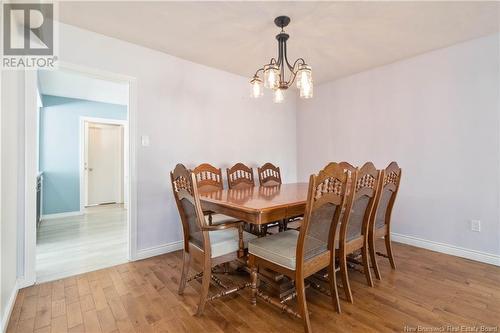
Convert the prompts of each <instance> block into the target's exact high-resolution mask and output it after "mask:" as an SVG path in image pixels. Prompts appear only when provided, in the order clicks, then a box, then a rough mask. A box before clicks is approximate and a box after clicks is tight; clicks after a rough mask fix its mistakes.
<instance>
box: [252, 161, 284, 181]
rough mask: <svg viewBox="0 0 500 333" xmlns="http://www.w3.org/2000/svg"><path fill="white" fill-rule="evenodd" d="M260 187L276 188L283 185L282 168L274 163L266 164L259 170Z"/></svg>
mask: <svg viewBox="0 0 500 333" xmlns="http://www.w3.org/2000/svg"><path fill="white" fill-rule="evenodd" d="M257 174H258V175H259V184H260V186H275V185H280V184H281V172H280V168H279V167H277V166H275V165H274V164H272V163H266V164H264V165H263V166H261V167H259V168H257Z"/></svg>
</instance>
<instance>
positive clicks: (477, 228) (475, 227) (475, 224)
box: [470, 220, 481, 232]
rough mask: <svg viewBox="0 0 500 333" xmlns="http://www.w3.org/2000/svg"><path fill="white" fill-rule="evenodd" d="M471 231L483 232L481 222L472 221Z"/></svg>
mask: <svg viewBox="0 0 500 333" xmlns="http://www.w3.org/2000/svg"><path fill="white" fill-rule="evenodd" d="M470 230H472V231H475V232H480V231H481V221H479V220H471V221H470Z"/></svg>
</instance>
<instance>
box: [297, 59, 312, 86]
mask: <svg viewBox="0 0 500 333" xmlns="http://www.w3.org/2000/svg"><path fill="white" fill-rule="evenodd" d="M296 80H297V88H299V89H300V87H301V86H302V85H307V84H309V85H312V69H311V67H310V66H308V65H305V64H302V65H299V69H298V70H297V78H296Z"/></svg>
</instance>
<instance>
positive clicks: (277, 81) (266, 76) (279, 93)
mask: <svg viewBox="0 0 500 333" xmlns="http://www.w3.org/2000/svg"><path fill="white" fill-rule="evenodd" d="M274 23H275V24H276V25H277V26H278V27H280V28H281V31H280V33H279V34H277V35H276V39H277V40H278V59H275V58H271V61H270V62H269V63H268V64H266V65H264V66H263V67H262V68H259V69H258V70H257V72H255V75H254V76H253V78H252V80H251V81H250V83H251V84H252V97H255V98H258V97H261V96H262V95H263V94H264V87H265V88H269V89H272V90H273V92H274V102H275V103H281V102H283V101H284V99H285V90H287V89H288V88H289V87H291V86H292V84H293V82H295V81H296V84H297V88H299V96H300V98H312V97H313V80H312V70H311V67H310V66H309V65H307V64H306V62H305V60H304V59H302V58H298V59H297V60H295V61H294V62H293V64H290V62H289V61H288V57H287V53H286V41H287V40H288V38H289V37H290V35H288V34H287V33H285V31H284V30H283V28H284V27H286V26H287V25H288V24H289V23H290V18H289V17H288V16H278V17H277V18H275V19H274ZM286 72H290V73H289V74H288V75H287V73H286ZM287 78H288V81H287V80H286V79H287Z"/></svg>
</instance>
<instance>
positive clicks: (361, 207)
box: [335, 162, 380, 303]
mask: <svg viewBox="0 0 500 333" xmlns="http://www.w3.org/2000/svg"><path fill="white" fill-rule="evenodd" d="M342 166H343V167H344V168H346V169H347V170H349V171H350V172H352V173H353V174H354V176H353V177H352V178H351V181H352V182H353V185H354V187H353V190H354V192H353V193H352V195H351V196H349V200H352V202H351V203H349V205H350V206H351V210H350V213H349V217H348V218H347V220H346V221H347V222H346V223H343V224H342V225H340V230H339V235H338V240H339V242H338V245H337V246H336V248H337V250H338V251H336V253H335V254H336V255H337V258H338V261H339V266H340V273H341V277H342V285H343V287H344V292H345V295H346V298H347V300H348V301H349V302H351V303H352V302H353V298H352V292H351V286H350V283H349V276H348V271H347V266H348V263H349V262H351V263H355V264H358V265H361V266H362V267H363V273H364V274H365V276H366V281H367V283H368V285H369V286H370V287H373V280H372V277H371V272H370V265H369V243H368V229H369V222H370V217H371V213H372V211H373V207H374V204H375V198H376V194H377V187H378V180H379V178H380V172H379V171H378V170H377V169H376V168H375V166H374V165H373V163H371V162H367V163H365V164H364V165H363V166H362V167H361V168H360V169H359V170H358V169H357V168H355V167H353V166H352V165H350V164H347V163H345V164H344V163H342ZM358 251H361V258H362V261H361V262H360V261H358V260H357V259H356V258H353V257H352V255H354V254H356V253H357V252H358Z"/></svg>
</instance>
